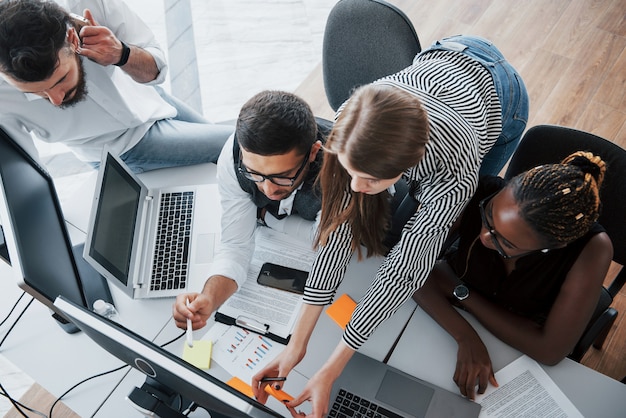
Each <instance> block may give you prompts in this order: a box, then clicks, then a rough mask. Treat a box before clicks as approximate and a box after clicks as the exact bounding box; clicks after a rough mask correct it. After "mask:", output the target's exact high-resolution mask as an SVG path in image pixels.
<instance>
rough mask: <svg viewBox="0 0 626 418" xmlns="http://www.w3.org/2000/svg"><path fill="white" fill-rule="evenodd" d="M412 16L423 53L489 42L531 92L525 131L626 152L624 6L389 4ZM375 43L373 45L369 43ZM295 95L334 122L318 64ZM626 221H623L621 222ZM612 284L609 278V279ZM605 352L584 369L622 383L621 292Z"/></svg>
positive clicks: (590, 0) (514, 1)
mask: <svg viewBox="0 0 626 418" xmlns="http://www.w3.org/2000/svg"><path fill="white" fill-rule="evenodd" d="M390 3H392V4H394V5H396V6H398V7H399V8H400V9H401V10H403V11H404V12H405V13H406V15H407V16H408V17H409V19H410V20H411V22H412V23H413V25H414V26H415V29H416V31H417V34H418V36H419V38H420V42H421V44H422V48H426V47H427V46H428V45H430V44H431V43H432V42H433V41H435V40H437V39H438V38H441V37H445V36H450V35H455V34H460V33H464V34H472V35H479V36H483V37H486V38H489V39H490V40H492V41H493V42H494V43H495V44H496V45H497V46H498V48H499V49H500V50H501V51H502V52H503V54H504V55H505V56H506V57H507V59H508V60H509V61H510V62H511V63H512V64H513V65H514V66H515V67H516V68H517V69H518V71H519V72H520V74H521V75H522V78H523V79H524V81H525V83H526V86H527V88H528V92H529V96H530V116H529V123H528V127H531V126H534V125H539V124H558V125H565V126H569V127H573V128H576V129H581V130H585V131H588V132H591V133H594V134H596V135H599V136H601V137H603V138H606V139H608V140H610V141H613V142H615V143H616V144H618V145H620V146H622V147H624V148H626V1H624V0H549V1H546V0H524V1H519V0H463V1H458V0H437V1H432V0H390ZM373 42H375V40H373ZM296 93H297V94H299V95H300V96H302V97H303V98H304V99H306V100H307V101H308V102H309V104H310V105H311V107H312V108H313V110H314V112H315V114H316V115H317V116H321V117H325V118H328V119H332V118H333V116H334V112H333V110H332V109H331V108H330V106H329V105H328V102H327V101H326V96H325V92H324V83H323V77H322V69H321V65H320V66H318V67H317V68H316V69H315V70H314V71H313V72H312V73H311V74H309V76H308V77H307V79H306V80H305V81H304V82H303V83H302V85H301V86H300V87H299V88H298V89H297V90H296ZM625 222H626V215H625ZM611 277H612V276H611ZM614 307H615V308H616V309H617V310H618V312H619V314H618V317H617V320H616V322H615V324H614V325H613V328H612V330H611V332H610V334H609V336H608V337H607V340H606V341H605V344H604V346H603V348H602V350H597V349H594V348H591V349H590V350H589V352H588V353H587V354H586V355H585V357H584V358H583V360H582V363H583V364H585V365H587V366H589V367H591V368H593V369H595V370H597V371H599V372H600V373H604V374H606V375H608V376H611V377H613V378H615V379H618V380H619V379H622V378H623V377H624V376H626V290H624V289H622V291H621V292H620V294H619V295H618V297H617V298H616V299H615V301H614Z"/></svg>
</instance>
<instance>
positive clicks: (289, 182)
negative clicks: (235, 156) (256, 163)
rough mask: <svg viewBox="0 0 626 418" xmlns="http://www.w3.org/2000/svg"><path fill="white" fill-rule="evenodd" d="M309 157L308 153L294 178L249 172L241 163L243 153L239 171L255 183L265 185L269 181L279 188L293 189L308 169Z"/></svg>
mask: <svg viewBox="0 0 626 418" xmlns="http://www.w3.org/2000/svg"><path fill="white" fill-rule="evenodd" d="M309 155H310V153H307V155H305V156H304V160H302V164H300V168H298V171H296V174H295V175H294V176H293V177H285V176H276V175H273V174H270V175H267V176H266V175H264V174H261V173H256V172H254V171H248V169H247V168H246V167H244V165H243V163H242V162H241V160H242V155H241V151H240V152H239V165H238V167H237V170H239V172H240V173H241V174H242V175H243V176H244V177H245V178H247V179H248V180H252V181H253V182H255V183H263V182H264V181H265V180H269V181H271V182H272V183H274V184H275V185H277V186H286V187H291V186H293V184H294V183H295V182H296V180H297V179H298V177H300V174H302V171H303V170H304V167H306V163H307V162H308V161H309Z"/></svg>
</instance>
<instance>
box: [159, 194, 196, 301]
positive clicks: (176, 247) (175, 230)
mask: <svg viewBox="0 0 626 418" xmlns="http://www.w3.org/2000/svg"><path fill="white" fill-rule="evenodd" d="M193 199H194V192H193V191H189V192H175V193H164V194H163V195H162V196H161V208H160V212H159V220H158V227H157V236H156V245H155V247H154V261H153V264H152V283H151V284H150V290H172V289H182V288H184V287H185V285H186V283H187V272H188V267H189V240H190V237H191V225H192V220H193Z"/></svg>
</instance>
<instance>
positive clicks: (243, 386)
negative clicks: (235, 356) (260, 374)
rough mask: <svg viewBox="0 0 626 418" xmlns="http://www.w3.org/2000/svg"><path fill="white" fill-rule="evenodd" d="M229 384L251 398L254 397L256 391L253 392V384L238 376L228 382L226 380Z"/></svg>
mask: <svg viewBox="0 0 626 418" xmlns="http://www.w3.org/2000/svg"><path fill="white" fill-rule="evenodd" d="M226 384H227V385H228V386H230V387H231V388H233V389H236V390H238V391H239V392H241V393H243V394H244V395H247V396H249V397H251V398H254V392H252V386H250V385H249V384H247V383H246V382H244V381H243V380H241V379H240V378H238V377H237V376H233V377H232V378H231V379H230V380H229V381H228V382H226Z"/></svg>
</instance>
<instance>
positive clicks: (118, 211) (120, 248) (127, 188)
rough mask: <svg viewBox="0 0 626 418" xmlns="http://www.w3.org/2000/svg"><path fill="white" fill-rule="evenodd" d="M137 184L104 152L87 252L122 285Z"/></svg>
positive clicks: (138, 189)
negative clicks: (100, 182)
mask: <svg viewBox="0 0 626 418" xmlns="http://www.w3.org/2000/svg"><path fill="white" fill-rule="evenodd" d="M140 198H141V185H139V184H138V183H137V182H136V181H135V180H134V179H133V178H132V177H131V176H130V175H129V174H128V173H127V172H126V170H124V168H123V167H121V166H120V165H119V164H118V163H117V161H115V158H113V157H112V156H111V155H110V154H108V155H107V158H106V163H105V167H104V174H103V177H102V187H101V189H100V194H99V196H98V203H97V206H96V213H95V217H94V223H93V232H92V234H91V245H90V248H89V256H90V257H92V258H93V259H94V260H95V261H96V262H98V263H99V264H100V265H101V266H102V267H103V268H105V269H106V270H107V271H108V272H109V273H110V274H111V275H113V276H114V277H115V278H117V279H118V280H119V281H120V282H122V283H123V284H124V286H126V285H127V284H128V280H129V277H128V276H129V270H130V264H131V254H132V249H133V234H134V231H135V226H136V224H137V216H138V207H139V199H140Z"/></svg>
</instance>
